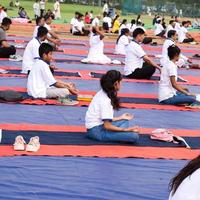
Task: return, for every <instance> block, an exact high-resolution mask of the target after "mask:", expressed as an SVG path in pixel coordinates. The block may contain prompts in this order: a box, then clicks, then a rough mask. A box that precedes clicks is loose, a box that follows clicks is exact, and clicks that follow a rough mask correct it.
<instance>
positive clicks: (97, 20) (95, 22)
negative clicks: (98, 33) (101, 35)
mask: <svg viewBox="0 0 200 200" xmlns="http://www.w3.org/2000/svg"><path fill="white" fill-rule="evenodd" d="M100 19H101V16H100V15H97V16H96V17H95V18H94V19H93V20H92V27H99V25H100Z"/></svg>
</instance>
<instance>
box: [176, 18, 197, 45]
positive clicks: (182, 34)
mask: <svg viewBox="0 0 200 200" xmlns="http://www.w3.org/2000/svg"><path fill="white" fill-rule="evenodd" d="M189 25H190V22H189V21H183V22H182V27H181V28H180V29H179V31H178V32H177V33H178V41H179V42H180V43H190V42H193V41H194V38H193V37H192V36H191V35H190V34H189V33H188V30H187V28H188V27H189Z"/></svg>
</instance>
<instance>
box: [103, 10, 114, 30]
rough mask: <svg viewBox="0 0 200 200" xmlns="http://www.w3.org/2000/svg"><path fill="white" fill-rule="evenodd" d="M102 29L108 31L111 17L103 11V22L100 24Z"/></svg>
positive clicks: (110, 25)
mask: <svg viewBox="0 0 200 200" xmlns="http://www.w3.org/2000/svg"><path fill="white" fill-rule="evenodd" d="M102 27H103V30H104V31H105V32H107V33H108V32H109V30H110V28H111V27H112V19H111V18H110V17H109V16H108V13H106V12H104V13H103V24H102Z"/></svg>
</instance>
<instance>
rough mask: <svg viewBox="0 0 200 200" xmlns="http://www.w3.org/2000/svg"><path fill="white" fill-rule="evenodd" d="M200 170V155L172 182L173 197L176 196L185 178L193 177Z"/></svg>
mask: <svg viewBox="0 0 200 200" xmlns="http://www.w3.org/2000/svg"><path fill="white" fill-rule="evenodd" d="M199 168H200V155H199V156H197V157H196V158H195V159H193V160H191V161H190V162H189V163H188V164H187V165H186V166H185V167H184V168H183V169H182V170H181V171H180V172H179V173H178V174H177V175H176V176H175V177H174V178H173V179H172V180H171V181H170V190H171V191H172V195H174V194H175V192H176V191H177V189H178V187H179V186H180V184H181V183H182V182H183V180H184V179H185V178H187V177H188V176H190V175H192V174H193V173H194V172H195V171H196V170H198V169H199Z"/></svg>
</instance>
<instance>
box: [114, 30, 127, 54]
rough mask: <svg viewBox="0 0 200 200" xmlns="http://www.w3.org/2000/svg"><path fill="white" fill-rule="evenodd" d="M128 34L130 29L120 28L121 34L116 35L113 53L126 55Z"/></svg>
mask: <svg viewBox="0 0 200 200" xmlns="http://www.w3.org/2000/svg"><path fill="white" fill-rule="evenodd" d="M129 35H130V31H129V29H128V28H124V29H122V31H121V35H120V36H119V37H118V39H117V42H116V46H115V54H121V55H126V47H127V45H128V44H129Z"/></svg>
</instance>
